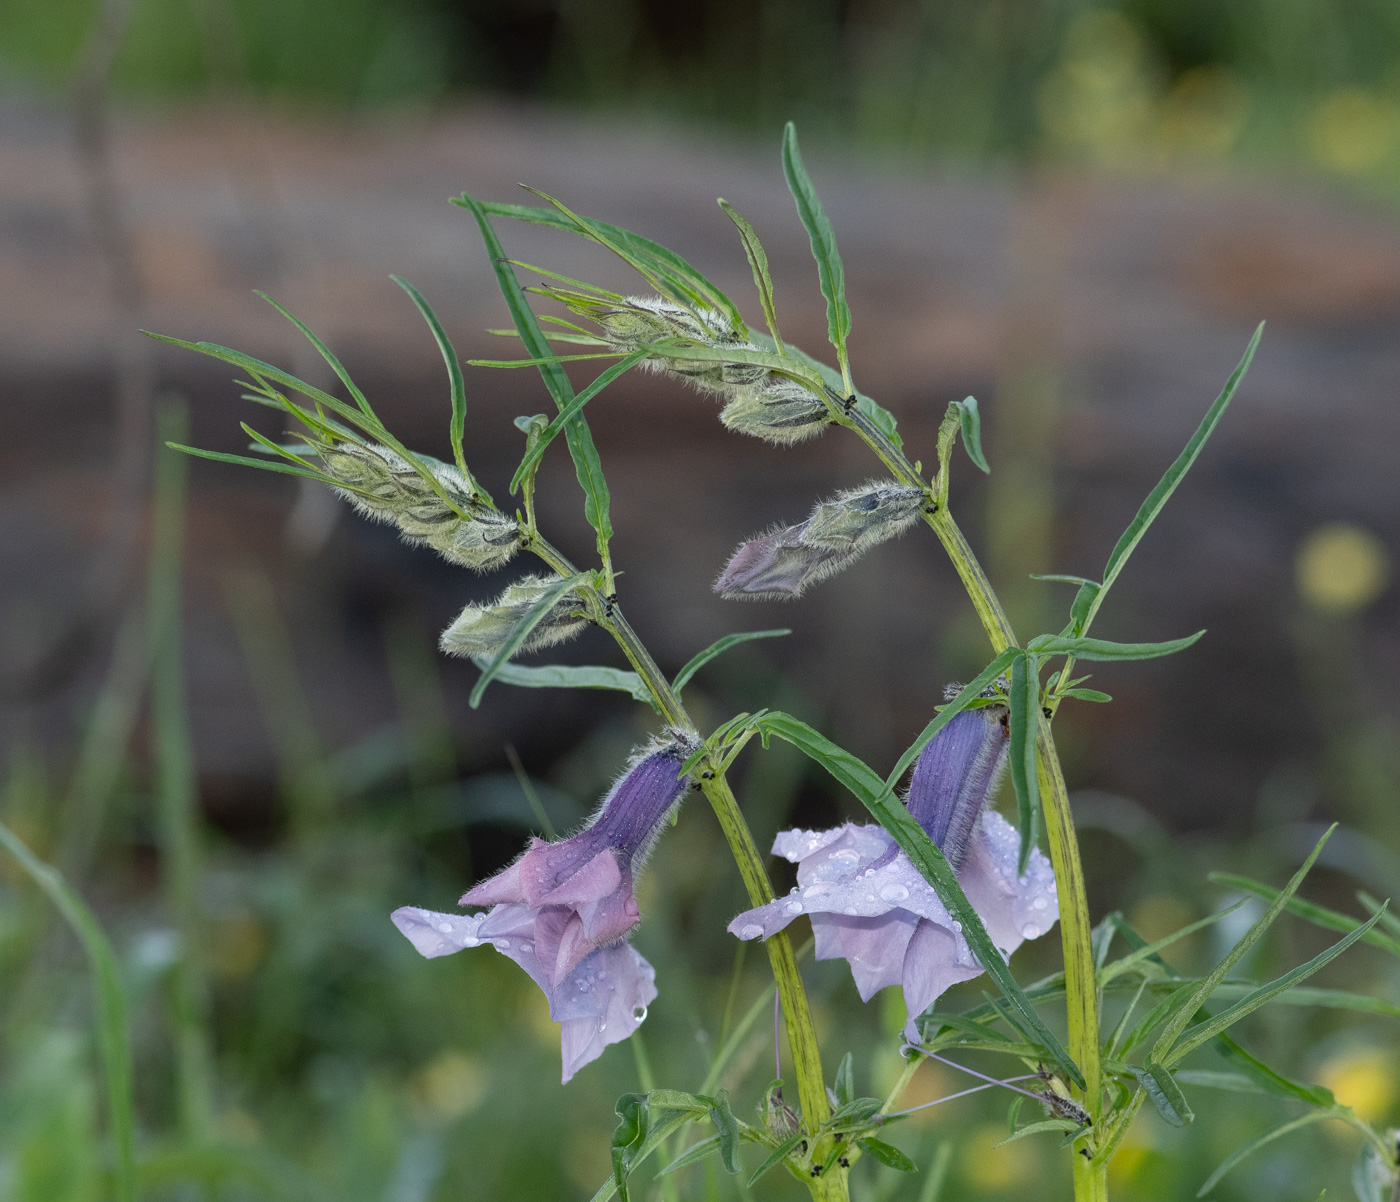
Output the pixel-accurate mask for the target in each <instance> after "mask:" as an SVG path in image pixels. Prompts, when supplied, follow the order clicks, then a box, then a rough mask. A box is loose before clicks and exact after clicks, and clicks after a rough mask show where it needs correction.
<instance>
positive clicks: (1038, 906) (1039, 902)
mask: <svg viewBox="0 0 1400 1202" xmlns="http://www.w3.org/2000/svg"><path fill="white" fill-rule="evenodd" d="M1046 904H1047V903H1046V901H1045V899H1044V898H1043V897H1037V898H1036V899H1035V901H1033V902H1031V908H1032V909H1035V910H1043V909H1045V906H1046Z"/></svg>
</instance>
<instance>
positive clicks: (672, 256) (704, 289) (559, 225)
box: [452, 188, 744, 333]
mask: <svg viewBox="0 0 1400 1202" xmlns="http://www.w3.org/2000/svg"><path fill="white" fill-rule="evenodd" d="M527 191H532V192H534V193H535V195H537V196H540V197H541V198H543V199H545V200H548V201H549V203H550V204H551V205H553V206H554V207H553V208H552V209H542V208H538V207H536V206H533V205H513V204H496V203H492V202H485V203H483V204H482V206H481V207H482V209H483V210H484V211H485V212H487V213H490V214H491V215H492V216H496V217H510V218H513V219H514V220H516V221H527V222H530V223H531V224H533V225H547V226H552V227H553V228H555V229H560V230H567V231H568V232H569V233H572V234H581V235H583V237H585V238H588V239H590V240H591V241H594V242H597V243H598V244H599V245H600V246H603V247H606V248H607V249H608V250H611V251H612V252H613V253H614V254H615V255H617V256H618V258H620V259H621V260H622V261H623V262H624V263H626V264H627V265H628V266H629V267H631V268H632V269H633V270H634V271H636V272H638V274H640V275H641V276H642V278H643V279H646V280H648V282H653V285H654V286H655V282H656V281H659V282H661V283H664V284H666V285H667V287H666V288H665V289H660V290H661V291H663V292H671V293H673V294H674V295H673V296H672V299H673V300H675V301H677V302H678V303H680V304H683V305H708V306H710V307H711V308H714V309H718V310H719V311H720V312H721V313H723V314H724V315H725V316H726V317H728V318H729V320H730V322H731V324H732V325H733V326H734V329H735V330H736V331H739V332H740V333H742V332H743V330H744V319H743V317H742V316H741V315H740V313H739V310H738V308H737V307H736V306H735V304H734V302H733V301H731V300H730V299H729V297H727V296H726V295H725V294H724V293H723V292H722V291H720V289H719V288H717V287H715V285H714V284H712V283H711V282H710V281H709V280H708V279H706V278H705V277H704V276H703V275H702V274H701V273H700V272H698V271H697V270H696V269H695V268H694V267H692V266H691V265H690V264H689V263H687V262H686V261H685V260H684V259H683V258H681V256H680V255H678V254H676V252H675V251H673V250H671V249H670V248H669V247H666V246H662V245H661V244H660V243H659V242H653V241H652V240H651V239H650V238H644V237H642V235H641V234H634V233H633V232H632V231H631V230H626V229H623V228H622V227H621V226H618V225H609V224H608V223H607V222H605V221H598V220H597V219H596V218H593V217H583V216H581V215H580V214H578V213H574V212H572V211H567V212H566V211H565V210H564V208H563V206H562V205H560V203H559V202H558V201H556V200H555V199H554V198H553V197H549V196H545V194H544V193H543V192H539V191H537V190H535V189H533V188H531V189H527ZM470 200H471V198H470V197H468V196H466V195H465V194H464V195H463V196H462V197H460V198H458V199H455V200H454V201H453V202H452V203H453V204H456V205H461V206H462V207H463V208H470V207H471V206H470V204H469V203H468V202H469V201H470ZM653 277H654V279H653Z"/></svg>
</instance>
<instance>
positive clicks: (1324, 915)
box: [1207, 872, 1400, 956]
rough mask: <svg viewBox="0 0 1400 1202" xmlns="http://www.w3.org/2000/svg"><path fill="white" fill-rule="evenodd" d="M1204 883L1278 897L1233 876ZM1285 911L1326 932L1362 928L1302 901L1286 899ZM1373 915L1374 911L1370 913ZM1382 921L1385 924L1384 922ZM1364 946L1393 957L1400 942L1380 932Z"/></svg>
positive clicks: (1270, 888) (1371, 934)
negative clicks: (1386, 952)
mask: <svg viewBox="0 0 1400 1202" xmlns="http://www.w3.org/2000/svg"><path fill="white" fill-rule="evenodd" d="M1207 879H1208V880H1210V881H1211V882H1212V883H1213V884H1216V885H1224V886H1226V887H1227V888H1230V889H1240V890H1243V891H1244V892H1245V893H1252V894H1254V895H1255V896H1256V897H1262V898H1264V899H1265V900H1266V901H1271V900H1272V899H1273V898H1275V897H1277V896H1278V892H1279V891H1278V890H1277V889H1275V888H1274V887H1273V886H1272V885H1265V884H1264V883H1263V882H1262V881H1256V880H1252V879H1251V878H1250V877H1247V876H1240V875H1238V874H1237V873H1234V872H1212V873H1211V874H1210V876H1209V877H1208V878H1207ZM1285 908H1286V909H1287V910H1288V912H1289V913H1290V914H1296V915H1297V916H1298V917H1299V918H1305V919H1307V921H1308V922H1310V923H1312V924H1313V925H1314V926H1319V927H1325V928H1326V929H1327V930H1329V931H1354V930H1356V928H1357V927H1359V926H1361V925H1362V923H1361V920H1360V919H1358V918H1352V917H1351V916H1350V915H1348V914H1341V913H1339V912H1338V911H1336V910H1329V909H1328V908H1327V907H1326V906H1319V905H1318V904H1317V903H1316V902H1310V901H1304V900H1303V899H1302V898H1301V897H1292V898H1289V899H1288V904H1287V906H1286V907H1285ZM1383 908H1384V907H1382V909H1383ZM1375 912H1376V911H1373V913H1375ZM1387 916H1388V915H1387ZM1381 921H1382V923H1384V921H1385V920H1384V919H1382V920H1381ZM1364 942H1366V943H1369V944H1371V945H1372V946H1374V947H1382V948H1384V949H1385V950H1386V951H1388V952H1389V953H1390V954H1391V955H1392V956H1400V940H1395V939H1392V938H1391V937H1390V936H1389V935H1386V934H1383V933H1382V932H1380V931H1368V932H1367V933H1366V937H1365V940H1364Z"/></svg>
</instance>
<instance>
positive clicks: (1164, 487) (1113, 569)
mask: <svg viewBox="0 0 1400 1202" xmlns="http://www.w3.org/2000/svg"><path fill="white" fill-rule="evenodd" d="M1263 333H1264V323H1263V322H1260V323H1259V328H1258V329H1256V330H1255V331H1254V337H1253V338H1251V339H1250V340H1249V346H1248V347H1246V348H1245V352H1244V358H1242V359H1241V360H1240V362H1239V365H1238V366H1237V367H1236V368H1235V370H1234V371H1233V372H1232V373H1231V374H1230V378H1229V379H1228V380H1227V381H1226V382H1225V387H1224V388H1223V389H1222V390H1221V393H1220V395H1219V396H1218V397H1216V398H1215V402H1214V403H1213V404H1212V405H1211V407H1210V408H1209V409H1207V410H1206V415H1205V417H1203V418H1202V419H1201V424H1200V425H1199V426H1197V427H1196V431H1195V433H1194V434H1192V435H1191V437H1190V438H1189V439H1188V440H1187V442H1186V446H1185V447H1184V448H1183V449H1182V452H1181V454H1180V455H1178V456H1177V457H1176V460H1175V461H1174V462H1173V463H1172V465H1171V467H1169V468H1167V471H1166V474H1165V475H1164V476H1163V477H1162V478H1161V480H1159V481H1158V482H1157V487H1156V488H1154V489H1153V490H1152V491H1151V492H1150V493H1148V494H1147V499H1146V500H1145V501H1143V503H1142V506H1141V507H1140V508H1139V509H1138V511H1137V515H1136V516H1135V517H1134V518H1133V520H1132V521H1131V522H1129V523H1128V528H1127V529H1126V530H1124V531H1123V534H1122V535H1121V537H1120V538H1119V539H1118V542H1117V543H1116V544H1115V545H1114V547H1113V551H1112V552H1111V553H1110V554H1109V557H1108V563H1107V564H1106V565H1105V566H1104V570H1103V585H1102V586H1101V587H1100V588H1099V590H1098V592H1097V594H1096V596H1095V597H1094V600H1093V603H1092V604H1091V605H1090V607H1089V609H1088V613H1087V615H1086V620H1085V622H1084V624H1083V626H1081V627H1080V629H1081V630H1083V629H1087V627H1088V624H1089V622H1091V621H1093V617H1094V614H1096V613H1097V612H1098V609H1099V606H1100V605H1102V604H1103V599H1104V596H1105V594H1107V592H1108V590H1109V589H1110V588H1112V587H1113V583H1114V581H1115V580H1117V579H1118V574H1119V573H1120V572H1121V571H1122V570H1123V565H1124V564H1125V563H1127V562H1128V557H1129V556H1130V555H1131V554H1132V553H1133V551H1134V550H1135V549H1136V548H1137V545H1138V543H1140V542H1141V541H1142V536H1143V535H1144V534H1146V533H1147V528H1148V527H1149V526H1150V525H1152V522H1153V520H1154V519H1155V518H1156V517H1157V515H1158V514H1159V513H1161V512H1162V508H1163V506H1165V505H1166V503H1167V501H1168V500H1170V499H1171V495H1172V493H1174V492H1175V491H1176V486H1177V485H1178V484H1180V483H1181V480H1182V477H1183V476H1185V475H1186V473H1187V472H1188V471H1190V470H1191V465H1192V464H1194V463H1195V462H1196V457H1197V456H1198V455H1200V453H1201V448H1202V447H1203V446H1205V442H1206V439H1208V438H1209V437H1210V436H1211V434H1212V433H1213V432H1214V431H1215V427H1216V426H1218V425H1219V424H1220V419H1221V418H1222V417H1224V416H1225V408H1226V406H1227V405H1229V403H1230V401H1231V400H1232V399H1233V398H1234V395H1235V390H1236V389H1237V388H1238V387H1239V386H1240V381H1241V380H1243V379H1244V373H1245V372H1246V371H1248V370H1249V365H1250V362H1251V361H1252V360H1253V358H1254V351H1255V348H1257V347H1258V345H1259V339H1260V338H1261V337H1262V336H1263Z"/></svg>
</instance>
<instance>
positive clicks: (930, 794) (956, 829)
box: [905, 705, 1010, 869]
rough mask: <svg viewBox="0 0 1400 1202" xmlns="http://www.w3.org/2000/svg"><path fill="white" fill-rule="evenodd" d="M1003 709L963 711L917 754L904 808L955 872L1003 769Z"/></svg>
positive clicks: (1006, 736) (1005, 739)
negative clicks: (907, 808)
mask: <svg viewBox="0 0 1400 1202" xmlns="http://www.w3.org/2000/svg"><path fill="white" fill-rule="evenodd" d="M1006 715H1007V710H1006V707H1005V706H1004V705H988V706H982V707H980V708H978V709H970V710H963V711H962V712H961V713H959V714H956V715H954V716H953V718H952V720H951V721H950V722H949V723H948V725H947V726H945V727H944V728H943V729H942V730H940V731H939V732H938V734H937V735H935V736H934V738H933V739H932V740H931V741H930V742H929V745H928V746H927V747H925V748H924V749H923V751H921V752H920V753H919V758H918V759H917V760H916V761H915V763H914V775H913V778H912V779H911V780H910V782H909V793H908V796H907V797H906V798H905V805H907V806H908V807H909V813H910V814H912V815H913V816H914V818H915V820H916V821H917V822H918V824H919V825H920V826H921V827H923V828H924V832H925V833H926V834H927V835H928V837H929V838H930V839H932V840H933V841H934V843H936V844H937V845H938V847H939V848H940V849H941V850H942V852H943V854H944V856H946V857H947V859H948V863H949V864H951V865H952V866H953V867H954V868H955V869H956V868H960V867H961V866H962V862H963V858H964V857H965V856H966V855H967V846H968V840H969V839H970V838H971V837H972V832H973V830H974V829H975V828H976V826H977V821H978V819H979V818H980V817H981V815H982V810H983V807H984V806H985V805H986V804H987V801H988V799H989V798H990V797H991V796H992V794H993V793H995V792H996V788H997V784H998V783H999V781H1000V779H1001V774H1002V771H1003V770H1004V769H1005V767H1006V752H1007V748H1008V747H1009V746H1010V734H1009V731H1008V729H1007V725H1006Z"/></svg>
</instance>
